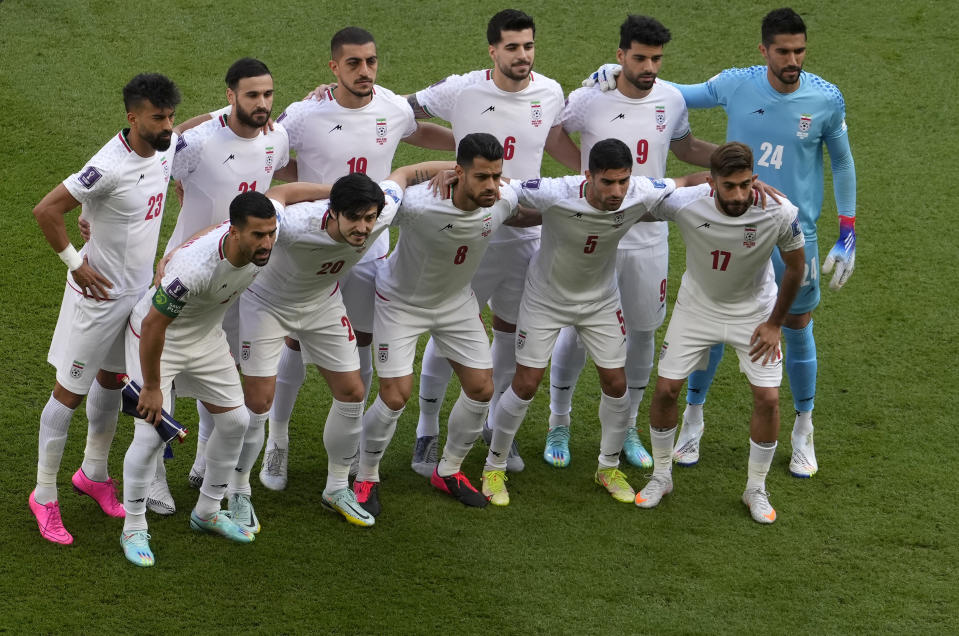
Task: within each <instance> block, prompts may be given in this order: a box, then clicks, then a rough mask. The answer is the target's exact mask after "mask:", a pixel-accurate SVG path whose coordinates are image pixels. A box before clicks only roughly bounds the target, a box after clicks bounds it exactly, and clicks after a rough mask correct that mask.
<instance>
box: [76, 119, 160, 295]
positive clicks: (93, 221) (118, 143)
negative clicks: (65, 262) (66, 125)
mask: <svg viewBox="0 0 959 636" xmlns="http://www.w3.org/2000/svg"><path fill="white" fill-rule="evenodd" d="M128 132H129V130H128V129H124V130H123V131H121V132H119V133H117V134H116V135H115V136H114V137H113V138H112V139H111V140H110V141H108V142H107V143H106V144H105V145H104V146H103V148H101V149H100V150H99V151H98V152H97V154H95V155H93V158H92V159H90V161H88V162H87V164H86V166H84V168H83V170H81V171H80V172H77V173H76V174H72V175H70V176H69V177H67V178H66V179H64V181H63V185H64V186H65V187H66V189H67V190H68V191H69V192H70V194H71V195H73V198H74V199H76V200H77V201H79V202H80V203H82V204H83V218H84V219H86V220H87V221H89V222H90V232H91V238H90V240H89V241H88V242H87V243H86V245H84V246H83V249H82V250H80V254H81V255H82V256H86V257H87V259H88V260H89V262H90V265H91V266H92V267H93V269H95V270H97V271H98V272H99V273H100V274H102V275H103V276H105V277H106V278H107V280H109V281H110V282H111V283H113V287H112V288H111V289H110V290H108V291H109V294H110V297H111V298H117V297H119V296H124V295H126V294H141V293H143V290H144V289H146V288H147V287H149V286H150V279H151V278H153V261H154V260H155V259H156V250H157V241H158V240H159V235H160V223H161V221H162V217H163V209H164V205H165V204H166V194H167V186H168V185H169V182H170V170H171V168H172V163H173V153H174V148H175V147H176V144H177V136H176V133H174V135H173V139H172V140H171V143H170V148H169V149H168V150H164V151H159V150H158V151H156V152H155V153H154V154H153V155H152V156H150V157H141V156H140V155H138V154H137V153H136V152H134V151H133V148H131V147H130V144H129V143H127V140H126V135H127V133H128ZM67 280H68V281H69V282H70V284H71V285H74V286H75V287H77V288H79V287H78V286H76V283H75V282H73V275H72V274H69V273H68V274H67Z"/></svg>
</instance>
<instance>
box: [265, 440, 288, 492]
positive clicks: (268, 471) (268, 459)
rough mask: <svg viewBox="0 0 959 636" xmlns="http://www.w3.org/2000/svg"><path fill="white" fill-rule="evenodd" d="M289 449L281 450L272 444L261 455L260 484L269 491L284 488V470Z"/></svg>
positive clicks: (275, 444) (274, 443)
mask: <svg viewBox="0 0 959 636" xmlns="http://www.w3.org/2000/svg"><path fill="white" fill-rule="evenodd" d="M288 457H289V449H286V448H281V447H280V446H278V445H277V443H276V442H273V448H267V449H266V452H265V453H263V466H262V467H261V468H260V483H261V484H263V485H264V486H266V487H267V488H269V489H270V490H283V489H284V488H286V469H287V462H288Z"/></svg>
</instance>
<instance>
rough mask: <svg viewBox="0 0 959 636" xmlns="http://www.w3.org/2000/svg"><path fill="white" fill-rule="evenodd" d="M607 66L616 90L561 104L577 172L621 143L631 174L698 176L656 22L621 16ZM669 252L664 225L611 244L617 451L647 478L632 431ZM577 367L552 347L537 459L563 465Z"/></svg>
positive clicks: (707, 147)
mask: <svg viewBox="0 0 959 636" xmlns="http://www.w3.org/2000/svg"><path fill="white" fill-rule="evenodd" d="M619 32H620V40H619V49H618V50H617V51H616V58H617V60H619V63H620V64H621V65H622V69H623V70H622V72H621V73H620V74H619V75H618V77H617V78H616V88H615V89H614V90H611V91H608V92H604V91H601V90H599V89H597V88H580V89H577V90H575V91H573V92H572V93H570V95H569V100H568V101H567V104H566V109H565V110H564V111H563V129H564V130H565V131H567V132H579V133H580V134H581V137H580V144H581V146H580V150H581V162H582V164H583V165H586V163H587V162H588V158H589V152H590V150H591V149H592V147H593V144H595V143H596V142H598V141H600V140H602V139H608V138H615V139H619V140H621V141H623V142H624V143H625V144H626V145H627V147H629V148H630V150H631V151H632V153H633V157H634V158H635V162H634V163H633V174H634V175H637V176H640V175H641V176H646V177H654V178H662V177H664V176H665V175H666V157H667V155H668V154H669V151H670V150H672V152H673V154H674V155H676V157H678V158H679V159H681V160H683V161H686V162H688V163H691V164H694V165H697V166H702V167H708V166H709V155H710V153H711V152H712V151H713V150H714V149H715V148H716V146H715V145H714V144H711V143H708V142H704V141H701V140H699V139H697V138H696V137H694V136H693V134H692V131H691V130H690V128H689V120H688V117H687V114H686V104H685V102H684V101H683V96H682V95H681V94H680V93H679V91H677V90H676V89H675V88H673V87H672V86H671V85H669V84H667V83H664V82H661V81H657V80H656V76H657V74H658V73H659V70H660V67H661V66H662V63H663V48H664V46H665V45H666V43H667V42H669V40H670V37H671V35H670V32H669V30H668V29H667V28H666V27H665V26H663V25H662V24H661V23H660V22H659V21H658V20H656V19H654V18H650V17H647V16H641V15H630V16H628V17H627V18H626V21H625V22H623V24H622V25H621V26H620V31H619ZM668 264H669V244H668V241H667V229H666V224H665V223H639V224H636V225H634V226H633V227H632V228H631V229H630V230H629V232H627V233H626V235H625V236H624V237H623V239H622V240H621V241H620V242H619V251H618V252H617V254H616V272H617V283H618V286H619V294H620V300H621V302H622V308H623V318H624V319H625V321H626V329H627V331H626V384H627V387H628V389H629V416H630V417H629V421H630V426H629V428H628V429H627V433H626V441H625V443H624V445H623V451H624V454H625V455H626V459H627V461H629V463H631V464H632V465H634V466H638V467H643V468H651V467H652V465H653V460H652V457H650V456H649V453H648V452H647V451H646V449H645V448H644V447H643V443H642V441H641V440H640V438H639V434H638V432H637V430H636V425H635V423H636V416H637V414H638V412H639V405H640V403H641V402H642V399H643V395H644V393H645V391H646V385H647V384H648V383H649V376H650V373H651V372H652V369H653V354H654V352H655V346H656V329H658V328H659V326H660V325H661V324H662V323H663V320H664V319H665V317H666V271H667V266H668ZM585 364H586V350H585V348H584V347H583V345H582V342H581V341H580V340H579V338H577V336H576V331H575V329H573V328H572V327H567V328H564V329H563V330H562V331H561V332H560V335H559V339H558V340H557V342H556V348H555V349H554V351H553V357H552V361H551V367H550V411H551V413H550V418H549V431H548V432H547V435H546V448H545V450H544V453H543V457H544V459H545V460H546V462H547V463H549V464H551V465H553V466H556V467H560V468H561V467H564V466H567V465H569V462H570V452H569V436H570V428H569V425H570V415H569V414H570V410H571V408H572V398H573V391H574V390H575V388H576V382H577V380H578V379H579V374H580V373H581V372H582V370H583V366H584V365H585Z"/></svg>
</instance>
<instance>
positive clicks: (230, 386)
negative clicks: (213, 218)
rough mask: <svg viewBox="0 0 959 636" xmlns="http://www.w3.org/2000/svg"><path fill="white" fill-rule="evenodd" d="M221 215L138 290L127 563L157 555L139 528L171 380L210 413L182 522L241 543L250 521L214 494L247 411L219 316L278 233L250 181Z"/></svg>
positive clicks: (227, 471) (130, 340) (229, 467)
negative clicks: (195, 492) (198, 477)
mask: <svg viewBox="0 0 959 636" xmlns="http://www.w3.org/2000/svg"><path fill="white" fill-rule="evenodd" d="M229 215H230V217H229V218H230V220H229V223H223V224H221V225H218V226H216V228H214V229H213V230H212V231H210V232H208V233H206V234H204V235H203V236H200V237H199V238H197V239H195V240H192V241H190V242H188V243H186V244H185V245H184V246H183V247H181V248H180V249H178V250H177V251H176V253H175V254H173V256H172V257H171V258H170V261H169V262H168V263H167V265H166V269H165V273H164V274H163V278H162V280H161V281H160V284H159V285H158V286H157V287H156V288H155V289H150V290H149V291H148V292H147V293H146V294H144V295H143V296H142V297H141V298H140V300H139V302H138V303H137V304H136V306H135V307H134V308H133V313H132V314H131V315H130V322H129V329H128V330H127V335H126V362H127V368H128V369H129V371H130V377H131V378H132V379H133V380H134V381H136V382H139V383H141V385H142V390H141V391H140V401H139V404H138V405H137V412H138V413H140V414H141V415H142V416H143V419H139V418H137V419H135V420H134V422H135V425H136V428H135V430H134V433H133V442H132V443H131V444H130V448H129V449H128V450H127V453H126V456H125V457H124V460H123V497H124V502H125V503H124V508H125V509H126V519H125V520H124V523H123V533H122V534H121V535H120V545H121V546H122V547H123V553H124V555H125V556H126V558H127V559H128V560H129V561H131V562H132V563H133V564H134V565H138V566H142V567H149V566H152V565H153V564H154V562H155V560H154V556H153V551H152V550H151V548H150V542H149V539H150V535H149V534H147V522H146V503H145V502H144V499H145V497H146V495H147V490H148V487H149V480H150V475H151V473H152V472H153V470H154V469H155V466H156V462H157V461H158V458H159V456H160V455H162V454H163V442H162V441H161V439H160V437H159V436H158V435H157V433H156V430H155V429H154V426H155V425H156V423H157V422H158V421H159V419H160V413H161V408H162V407H163V406H166V407H167V408H168V409H169V406H170V401H171V395H170V391H171V389H172V388H173V382H174V381H176V383H177V391H178V392H179V394H180V395H189V396H192V397H195V398H197V399H198V400H201V401H202V402H203V404H204V407H205V408H206V410H207V412H208V413H209V414H210V416H211V417H212V419H213V431H212V433H211V435H210V439H209V443H208V444H207V445H206V447H205V449H204V451H205V453H206V465H207V469H206V471H205V475H204V478H203V483H202V484H201V486H200V496H199V499H198V500H197V504H196V507H195V508H194V509H193V512H192V513H191V514H190V527H192V528H193V529H194V530H202V531H206V532H210V533H214V534H219V535H222V536H224V537H226V538H228V539H231V540H233V541H237V542H239V543H249V542H251V541H253V539H254V536H253V533H254V532H255V531H256V530H248V529H246V528H243V527H241V526H239V525H237V523H235V522H234V520H233V519H232V518H231V515H229V514H222V513H221V511H220V500H221V499H223V494H224V492H225V490H226V486H227V482H228V481H229V479H230V475H231V474H232V473H233V472H234V470H233V469H234V467H235V466H236V464H237V457H238V456H239V454H240V448H241V446H242V445H243V435H244V431H246V428H247V425H248V423H249V416H248V415H247V413H246V410H245V409H244V408H243V388H242V387H241V386H240V374H239V373H238V372H237V370H236V362H235V361H234V359H233V356H232V355H231V354H230V346H229V344H228V343H227V338H226V333H225V332H224V331H223V328H222V324H223V318H224V316H225V315H226V313H227V311H228V310H229V308H230V306H231V305H233V304H234V303H236V301H237V299H238V298H239V296H240V294H241V293H242V292H243V290H244V289H246V288H247V287H248V286H249V285H250V283H251V282H253V279H254V277H255V276H256V275H257V274H258V273H259V271H260V269H261V268H262V267H263V266H264V265H266V264H267V261H269V259H270V252H271V250H272V248H273V242H274V241H275V240H276V211H275V210H274V208H273V204H272V203H271V202H270V201H269V199H267V198H266V197H265V196H263V195H262V194H260V193H258V192H256V191H255V190H249V191H247V192H245V193H243V194H240V195H238V196H236V198H235V199H234V200H233V202H232V203H231V204H230V206H229Z"/></svg>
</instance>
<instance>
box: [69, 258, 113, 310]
mask: <svg viewBox="0 0 959 636" xmlns="http://www.w3.org/2000/svg"><path fill="white" fill-rule="evenodd" d="M73 281H74V282H75V283H76V284H77V285H79V286H80V291H81V292H82V293H83V295H84V296H89V297H90V298H93V299H94V300H109V299H110V292H108V291H107V290H108V289H111V288H112V287H113V283H111V282H110V281H109V280H107V279H106V277H105V276H104V275H103V274H101V273H100V272H98V271H97V270H95V269H93V267H91V266H90V262H89V261H88V260H87V257H86V256H84V257H83V265H81V266H80V267H78V268H76V269H75V270H73Z"/></svg>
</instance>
